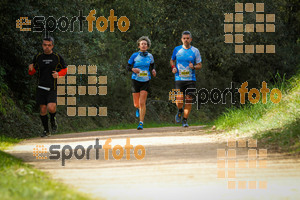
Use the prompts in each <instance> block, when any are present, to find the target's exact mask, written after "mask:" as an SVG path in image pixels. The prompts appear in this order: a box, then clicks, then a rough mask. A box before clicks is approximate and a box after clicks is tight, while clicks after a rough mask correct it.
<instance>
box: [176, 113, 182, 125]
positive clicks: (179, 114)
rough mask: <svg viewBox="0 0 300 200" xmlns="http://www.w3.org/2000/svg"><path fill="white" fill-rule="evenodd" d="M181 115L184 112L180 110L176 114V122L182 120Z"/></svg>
mask: <svg viewBox="0 0 300 200" xmlns="http://www.w3.org/2000/svg"><path fill="white" fill-rule="evenodd" d="M181 117H182V112H180V111H179V110H178V112H177V114H176V116H175V122H176V123H180V122H181Z"/></svg>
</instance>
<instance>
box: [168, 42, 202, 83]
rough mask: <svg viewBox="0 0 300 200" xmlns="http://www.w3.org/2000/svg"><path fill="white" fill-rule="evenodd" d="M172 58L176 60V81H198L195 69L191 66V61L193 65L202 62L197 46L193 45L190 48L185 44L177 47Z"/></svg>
mask: <svg viewBox="0 0 300 200" xmlns="http://www.w3.org/2000/svg"><path fill="white" fill-rule="evenodd" d="M172 60H176V68H177V73H176V74H175V81H196V75H195V70H194V69H191V68H190V67H189V64H190V62H191V63H192V64H193V65H196V64H198V63H201V61H202V59H201V55H200V52H199V50H198V49H197V48H195V47H193V46H191V47H190V48H189V49H185V48H183V46H182V45H181V46H177V47H175V49H174V51H173V54H172Z"/></svg>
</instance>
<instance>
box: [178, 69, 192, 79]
mask: <svg viewBox="0 0 300 200" xmlns="http://www.w3.org/2000/svg"><path fill="white" fill-rule="evenodd" d="M179 76H181V77H189V76H190V70H179Z"/></svg>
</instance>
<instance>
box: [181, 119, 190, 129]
mask: <svg viewBox="0 0 300 200" xmlns="http://www.w3.org/2000/svg"><path fill="white" fill-rule="evenodd" d="M182 127H185V128H187V127H189V125H188V123H187V119H184V120H182Z"/></svg>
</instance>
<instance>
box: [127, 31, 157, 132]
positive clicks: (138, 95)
mask: <svg viewBox="0 0 300 200" xmlns="http://www.w3.org/2000/svg"><path fill="white" fill-rule="evenodd" d="M137 44H138V48H139V49H140V51H138V52H135V53H134V54H132V56H131V57H130V59H129V61H128V66H127V70H128V71H132V72H133V73H132V76H131V79H132V89H131V90H132V96H133V104H134V107H136V108H137V109H136V117H139V118H140V122H139V125H138V127H137V129H138V130H143V125H144V117H145V114H146V100H147V95H148V90H149V81H150V79H151V73H150V71H151V72H152V75H153V76H154V77H155V76H156V71H155V66H154V59H153V56H152V54H151V53H149V52H147V50H148V49H149V48H150V46H151V41H150V39H149V38H148V37H146V36H143V37H141V38H140V39H138V41H137Z"/></svg>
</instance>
